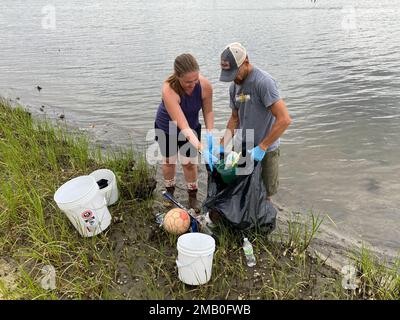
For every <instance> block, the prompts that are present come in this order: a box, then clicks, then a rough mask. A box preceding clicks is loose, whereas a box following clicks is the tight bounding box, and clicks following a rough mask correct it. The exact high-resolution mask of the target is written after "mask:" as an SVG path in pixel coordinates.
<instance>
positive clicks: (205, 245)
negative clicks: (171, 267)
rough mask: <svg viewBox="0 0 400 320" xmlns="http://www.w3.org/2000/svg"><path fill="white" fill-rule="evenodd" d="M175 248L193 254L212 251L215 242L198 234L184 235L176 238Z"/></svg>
mask: <svg viewBox="0 0 400 320" xmlns="http://www.w3.org/2000/svg"><path fill="white" fill-rule="evenodd" d="M177 247H178V248H182V249H184V250H190V251H194V252H203V251H208V250H210V249H213V250H214V249H215V240H214V238H213V237H211V236H209V235H207V234H204V233H200V232H191V233H185V234H183V235H181V236H180V237H179V238H178V244H177Z"/></svg>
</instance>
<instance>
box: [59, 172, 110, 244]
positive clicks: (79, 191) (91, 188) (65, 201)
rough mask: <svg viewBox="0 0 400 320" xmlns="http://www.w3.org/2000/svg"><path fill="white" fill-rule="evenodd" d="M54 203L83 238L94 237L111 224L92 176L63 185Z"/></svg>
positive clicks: (104, 201) (104, 202) (102, 198)
mask: <svg viewBox="0 0 400 320" xmlns="http://www.w3.org/2000/svg"><path fill="white" fill-rule="evenodd" d="M54 201H55V202H56V203H57V205H58V207H59V208H60V209H61V210H62V211H63V212H64V213H65V214H66V215H67V217H68V219H69V220H70V221H71V222H72V224H73V225H74V227H75V228H76V229H77V230H78V232H79V233H80V234H81V235H82V236H84V237H92V236H95V235H96V234H98V233H100V232H102V231H103V230H105V229H106V228H107V227H108V226H109V225H110V223H111V215H110V212H109V211H108V208H107V203H106V200H105V198H104V196H103V195H102V194H101V193H100V189H99V186H98V184H97V182H96V179H95V178H94V177H93V176H80V177H77V178H74V179H72V180H70V181H68V182H66V183H64V184H63V185H62V186H61V187H60V188H58V190H57V191H56V193H55V194H54Z"/></svg>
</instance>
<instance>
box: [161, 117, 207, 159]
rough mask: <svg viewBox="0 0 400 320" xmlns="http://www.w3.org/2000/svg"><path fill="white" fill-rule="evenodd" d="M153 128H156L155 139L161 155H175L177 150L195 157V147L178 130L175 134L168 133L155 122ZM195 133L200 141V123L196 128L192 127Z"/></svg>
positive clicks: (183, 154) (196, 153) (186, 155)
mask: <svg viewBox="0 0 400 320" xmlns="http://www.w3.org/2000/svg"><path fill="white" fill-rule="evenodd" d="M154 129H155V130H156V134H155V140H156V141H157V142H158V145H159V146H160V151H161V154H162V156H163V157H165V158H169V157H173V156H176V155H177V154H178V150H179V153H180V155H181V156H184V157H188V158H194V157H197V155H198V152H197V149H196V148H195V147H194V146H193V145H192V144H191V143H190V142H189V141H188V140H187V139H186V138H185V136H184V135H183V134H182V133H181V132H180V133H179V134H177V135H170V134H167V133H165V132H164V131H163V130H161V129H160V128H159V127H158V126H157V124H156V123H154ZM192 130H193V132H194V133H195V134H196V136H197V138H198V139H199V141H201V124H199V125H198V127H197V128H196V129H192Z"/></svg>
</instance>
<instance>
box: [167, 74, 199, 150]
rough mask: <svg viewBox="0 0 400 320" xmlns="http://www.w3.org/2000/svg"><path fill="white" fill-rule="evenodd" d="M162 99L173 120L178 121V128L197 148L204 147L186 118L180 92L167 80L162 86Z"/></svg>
mask: <svg viewBox="0 0 400 320" xmlns="http://www.w3.org/2000/svg"><path fill="white" fill-rule="evenodd" d="M162 99H163V101H164V105H165V108H166V109H167V112H168V114H169V116H170V117H171V119H172V121H175V122H176V123H177V126H178V128H179V129H180V130H181V131H182V133H183V134H184V136H185V137H186V139H187V140H188V141H189V142H190V143H191V144H192V145H193V146H194V147H195V148H196V149H198V150H199V149H202V146H201V144H200V141H199V139H197V137H196V135H195V134H194V133H193V131H192V129H191V128H190V127H189V124H188V122H187V120H186V117H185V115H184V114H183V111H182V109H181V107H180V105H179V103H180V98H179V96H178V94H177V93H176V92H175V91H174V90H173V89H172V88H171V87H170V86H169V84H168V83H167V82H164V84H163V88H162Z"/></svg>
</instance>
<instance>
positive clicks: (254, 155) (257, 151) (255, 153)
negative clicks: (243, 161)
mask: <svg viewBox="0 0 400 320" xmlns="http://www.w3.org/2000/svg"><path fill="white" fill-rule="evenodd" d="M248 151H249V153H250V156H251V160H253V161H254V160H256V161H261V160H262V159H263V158H264V156H265V154H266V153H267V150H264V149H262V148H261V147H260V146H257V147H255V148H253V149H251V150H248Z"/></svg>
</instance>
